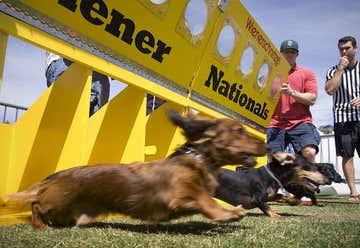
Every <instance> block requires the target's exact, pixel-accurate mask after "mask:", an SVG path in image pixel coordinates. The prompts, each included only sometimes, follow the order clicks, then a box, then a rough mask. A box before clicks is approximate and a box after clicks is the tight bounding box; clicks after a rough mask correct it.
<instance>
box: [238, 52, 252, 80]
mask: <svg viewBox="0 0 360 248" xmlns="http://www.w3.org/2000/svg"><path fill="white" fill-rule="evenodd" d="M254 57H255V52H254V49H253V48H252V47H247V48H246V49H245V50H244V52H243V54H242V56H241V61H240V70H241V72H242V73H243V74H245V75H247V74H249V73H250V72H251V71H252V67H253V64H254Z"/></svg>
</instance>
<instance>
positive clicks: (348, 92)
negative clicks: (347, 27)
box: [325, 36, 360, 202]
mask: <svg viewBox="0 0 360 248" xmlns="http://www.w3.org/2000/svg"><path fill="white" fill-rule="evenodd" d="M338 49H339V53H340V60H339V63H338V64H337V65H334V66H332V67H331V68H330V69H329V70H328V71H327V74H326V84H325V90H326V93H327V94H329V95H332V96H333V111H334V132H335V146H336V155H337V156H341V157H342V168H343V171H344V175H345V178H346V180H347V183H348V186H349V189H350V197H349V201H353V202H359V193H358V191H357V189H356V186H355V169H354V159H353V157H354V153H355V149H356V151H357V153H358V155H360V65H359V61H358V60H357V59H356V51H357V44H356V39H355V38H354V37H352V36H345V37H343V38H341V39H339V41H338Z"/></svg>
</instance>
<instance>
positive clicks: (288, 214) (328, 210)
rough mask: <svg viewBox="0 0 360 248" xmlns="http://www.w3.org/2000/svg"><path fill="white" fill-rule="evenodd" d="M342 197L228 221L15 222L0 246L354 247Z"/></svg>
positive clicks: (0, 234)
mask: <svg viewBox="0 0 360 248" xmlns="http://www.w3.org/2000/svg"><path fill="white" fill-rule="evenodd" d="M346 199H347V198H344V197H342V198H336V199H320V201H322V202H323V204H324V205H325V206H323V207H315V206H287V205H283V204H276V203H274V204H271V207H272V208H273V209H274V210H275V211H277V212H278V213H280V214H282V215H283V216H285V219H284V220H275V219H271V218H268V217H265V216H264V215H263V214H262V213H261V212H260V210H258V209H253V210H250V211H247V213H248V216H246V217H245V218H244V219H242V220H241V221H237V222H233V223H228V224H218V223H215V222H212V221H210V220H208V219H206V218H204V217H202V216H200V215H195V216H192V217H187V218H180V219H178V220H174V221H171V222H170V223H163V224H159V225H157V226H151V225H147V224H146V223H144V222H141V221H137V220H132V219H129V218H119V219H110V220H106V221H101V222H98V223H95V224H94V225H92V226H88V227H83V228H79V227H74V228H63V229H51V230H48V231H45V232H42V231H36V230H34V229H33V228H32V226H31V225H30V224H17V225H12V226H8V227H0V247H1V248H2V247H6V248H7V247H222V248H224V247H341V248H348V247H359V246H360V204H349V203H347V202H346Z"/></svg>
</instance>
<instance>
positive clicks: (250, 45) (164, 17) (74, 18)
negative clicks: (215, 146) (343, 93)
mask: <svg viewBox="0 0 360 248" xmlns="http://www.w3.org/2000/svg"><path fill="white" fill-rule="evenodd" d="M9 35H11V36H14V37H17V38H19V39H22V40H24V41H26V42H29V43H31V44H34V45H36V46H39V47H41V48H43V49H45V50H47V51H51V52H54V53H56V54H58V55H61V56H63V57H65V58H67V59H70V60H72V61H74V62H75V63H73V64H72V65H71V66H70V68H69V69H68V70H67V71H66V72H65V73H64V74H62V76H61V77H59V78H58V80H56V82H55V83H54V84H53V85H52V86H51V87H49V88H48V89H47V90H46V91H45V92H44V93H43V94H42V95H41V96H40V97H39V98H38V99H37V100H36V102H35V103H34V104H33V105H32V106H30V108H29V109H28V110H27V111H26V112H25V113H24V115H23V116H21V118H20V119H19V120H18V121H17V122H16V123H13V124H0V171H1V173H0V177H1V178H0V195H2V194H5V193H9V192H17V191H19V190H23V189H25V188H26V187H28V186H29V185H31V184H33V183H34V182H37V181H39V180H41V179H43V178H44V177H45V176H47V175H49V174H51V173H53V172H55V171H58V170H62V169H66V168H69V167H73V166H77V165H82V164H97V163H104V162H106V163H120V162H121V163H127V162H133V161H147V160H153V159H158V158H163V157H165V156H167V155H168V154H169V153H171V152H172V151H173V150H174V147H176V146H178V145H179V144H181V143H182V141H183V138H182V136H181V134H180V133H179V132H178V131H177V130H176V128H175V127H174V126H172V125H171V124H170V122H169V121H168V120H167V118H166V116H165V110H166V109H168V108H172V109H176V110H179V111H185V110H186V109H189V108H191V109H194V110H196V111H198V112H200V114H203V115H208V116H212V117H229V118H235V119H239V120H241V121H243V122H244V124H245V125H246V126H247V128H248V129H249V131H250V132H252V133H253V134H254V135H257V136H260V137H262V138H265V135H264V130H265V128H266V126H267V125H268V123H269V121H270V118H271V115H272V112H273V110H274V107H275V105H276V103H277V100H278V97H279V86H280V82H282V81H284V80H285V79H286V77H287V72H288V70H289V65H288V64H287V63H286V60H285V59H284V58H283V57H282V56H281V54H280V53H279V51H278V50H277V48H276V46H274V44H273V43H272V42H271V41H270V40H269V38H268V37H267V35H266V34H265V33H264V32H263V31H262V29H261V28H260V26H259V25H258V24H257V22H256V21H255V20H254V19H253V17H252V16H251V15H250V14H249V12H248V11H247V10H246V9H245V8H244V6H243V5H242V4H241V2H240V1H239V0H229V1H226V0H220V1H218V0H133V1H125V0H46V1H44V0H0V46H1V51H0V87H1V82H2V80H1V79H2V72H3V67H4V63H5V54H6V52H5V51H6V48H7V37H8V36H9ZM24 56H26V54H24ZM93 70H96V71H98V72H100V73H102V74H105V75H107V76H109V77H111V78H112V79H116V80H118V81H121V82H124V83H126V84H127V85H128V86H127V87H126V89H124V90H123V91H122V92H121V93H120V94H119V95H117V96H116V97H115V98H113V99H112V100H111V101H109V102H108V103H107V104H106V105H105V106H104V107H102V108H101V109H100V110H99V111H98V112H96V113H95V114H94V115H92V116H91V117H89V96H90V89H91V76H92V73H91V72H92V71H93ZM39 73H40V72H39ZM37 83H41V82H37ZM147 93H150V94H153V95H155V96H157V97H160V98H162V99H164V100H166V103H165V104H164V105H162V106H161V107H160V108H158V109H156V110H155V111H154V112H152V113H151V114H150V115H146V94H147ZM262 162H265V158H260V163H262Z"/></svg>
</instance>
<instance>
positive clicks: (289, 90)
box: [280, 83, 296, 96]
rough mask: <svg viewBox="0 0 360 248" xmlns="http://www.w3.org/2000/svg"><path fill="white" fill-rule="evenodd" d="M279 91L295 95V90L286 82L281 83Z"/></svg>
mask: <svg viewBox="0 0 360 248" xmlns="http://www.w3.org/2000/svg"><path fill="white" fill-rule="evenodd" d="M280 92H281V93H283V94H286V95H289V96H295V95H296V91H295V90H294V89H292V88H291V87H290V85H289V84H288V83H282V84H281V89H280Z"/></svg>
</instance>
